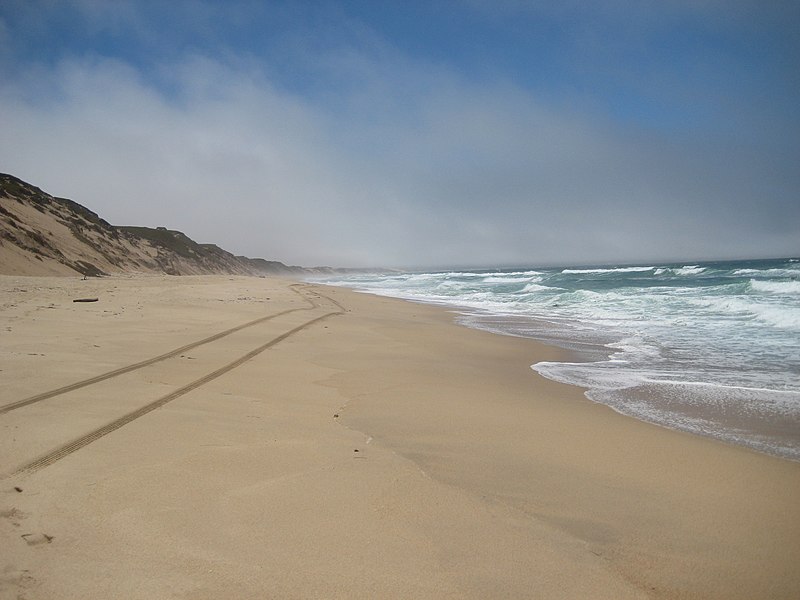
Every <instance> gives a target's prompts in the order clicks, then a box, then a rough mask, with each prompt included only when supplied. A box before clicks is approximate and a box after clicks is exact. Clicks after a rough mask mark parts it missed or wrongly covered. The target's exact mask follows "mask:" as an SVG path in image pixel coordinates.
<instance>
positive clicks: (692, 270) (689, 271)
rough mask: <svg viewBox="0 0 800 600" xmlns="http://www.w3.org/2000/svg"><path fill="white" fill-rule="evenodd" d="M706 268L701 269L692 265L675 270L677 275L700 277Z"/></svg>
mask: <svg viewBox="0 0 800 600" xmlns="http://www.w3.org/2000/svg"><path fill="white" fill-rule="evenodd" d="M705 270H706V268H705V267H701V266H698V265H691V266H686V267H681V268H680V269H675V274H676V275H699V274H700V273H702V272H703V271H705Z"/></svg>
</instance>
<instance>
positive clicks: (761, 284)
mask: <svg viewBox="0 0 800 600" xmlns="http://www.w3.org/2000/svg"><path fill="white" fill-rule="evenodd" d="M750 288H751V289H752V290H754V291H756V292H767V293H770V294H789V295H795V294H800V281H762V280H760V279H751V280H750Z"/></svg>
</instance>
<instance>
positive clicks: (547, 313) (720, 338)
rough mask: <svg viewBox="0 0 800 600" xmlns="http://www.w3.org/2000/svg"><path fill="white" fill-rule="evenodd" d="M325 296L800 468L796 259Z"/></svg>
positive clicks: (536, 273)
mask: <svg viewBox="0 0 800 600" xmlns="http://www.w3.org/2000/svg"><path fill="white" fill-rule="evenodd" d="M323 283H328V284H331V285H338V286H344V287H350V288H355V289H357V290H360V291H364V292H369V293H373V294H379V295H385V296H393V297H397V298H404V299H407V300H414V301H418V302H425V303H433V304H439V305H444V306H448V307H451V308H452V310H453V311H454V312H456V313H457V315H458V317H457V318H458V321H459V322H460V323H462V324H464V325H467V326H469V327H474V328H477V329H483V330H488V331H491V332H495V333H499V334H505V335H513V336H522V337H529V338H534V339H537V340H540V341H542V342H545V343H547V344H551V345H555V346H559V347H561V348H564V349H566V350H568V351H569V352H570V360H569V361H568V362H539V363H536V364H533V365H532V368H533V369H535V370H536V371H537V372H538V373H540V374H542V375H543V376H545V377H548V378H550V379H554V380H556V381H560V382H563V383H568V384H573V385H578V386H582V387H584V388H586V389H587V391H586V396H587V397H588V398H589V399H591V400H593V401H595V402H600V403H602V404H606V405H608V406H610V407H612V408H613V409H615V410H617V411H619V412H620V413H623V414H625V415H629V416H632V417H635V418H638V419H641V420H644V421H648V422H650V423H655V424H658V425H662V426H665V427H670V428H673V429H678V430H682V431H687V432H691V433H695V434H700V435H705V436H710V437H713V438H717V439H720V440H724V441H726V442H731V443H735V444H741V445H744V446H748V447H750V448H753V449H756V450H759V451H761V452H766V453H769V454H774V455H778V456H782V457H785V458H789V459H792V460H800V259H796V258H792V259H776V260H746V261H736V262H730V261H729V262H698V263H686V264H649V265H637V266H590V267H580V268H579V267H570V268H530V269H527V268H525V269H495V270H486V269H481V270H452V271H440V272H414V273H391V274H358V275H347V276H336V277H332V278H327V279H325V280H323Z"/></svg>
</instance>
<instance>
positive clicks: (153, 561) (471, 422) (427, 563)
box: [0, 276, 800, 599]
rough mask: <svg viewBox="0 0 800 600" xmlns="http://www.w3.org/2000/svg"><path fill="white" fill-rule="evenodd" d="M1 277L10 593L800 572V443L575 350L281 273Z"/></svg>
mask: <svg viewBox="0 0 800 600" xmlns="http://www.w3.org/2000/svg"><path fill="white" fill-rule="evenodd" d="M1 289H2V292H0V335H2V339H3V343H2V345H1V346H0V369H2V372H1V374H2V382H3V383H2V400H0V432H2V436H0V475H2V477H3V478H2V479H1V480H0V548H1V549H0V597H2V598H18V597H21V598H31V599H33V598H82V599H83V598H109V597H124V598H243V597H259V598H410V597H413V598H537V597H539V598H579V597H582V598H764V597H769V598H795V597H800V573H799V572H798V569H797V568H796V565H797V564H800V510H798V508H797V500H798V498H800V463H795V462H790V461H786V460H781V459H778V458H773V457H769V456H766V455H762V454H758V453H755V452H753V451H750V450H747V449H743V448H739V447H734V446H730V445H726V444H723V443H719V442H716V441H714V440H709V439H704V438H699V437H696V436H691V435H688V434H683V433H678V432H674V431H670V430H667V429H663V428H659V427H655V426H651V425H648V424H645V423H641V422H639V421H636V420H633V419H630V418H627V417H624V416H621V415H619V414H617V413H615V412H613V411H612V410H610V409H609V408H607V407H604V406H601V405H598V404H594V403H592V402H589V401H588V400H586V399H585V398H584V397H583V395H582V390H580V389H578V388H573V387H570V386H565V385H561V384H558V383H555V382H552V381H549V380H546V379H544V378H542V377H540V376H539V375H537V374H536V373H535V372H533V371H532V370H531V369H530V365H531V364H532V363H534V362H537V361H541V360H548V359H550V360H552V359H556V358H557V357H558V355H559V351H558V350H556V349H553V348H550V347H546V346H543V345H540V344H537V343H535V342H533V341H530V340H524V339H518V338H510V337H503V336H497V335H492V334H489V333H485V332H481V331H475V330H470V329H467V328H464V327H461V326H458V325H455V324H453V322H452V316H451V315H450V314H448V313H447V312H446V311H444V310H442V309H439V308H436V307H430V306H421V305H416V304H411V303H406V302H402V301H398V300H393V299H387V298H378V297H372V296H366V295H360V294H356V293H354V292H351V291H348V290H342V289H337V288H328V287H322V286H310V285H305V284H299V285H295V284H292V283H291V282H286V281H281V280H277V279H258V278H227V277H181V278H176V277H160V276H151V277H113V278H103V279H93V280H88V281H81V280H79V279H76V278H23V277H3V278H2V287H1ZM88 297H97V298H98V301H97V302H94V303H73V302H72V300H74V299H78V298H88ZM76 385H77V387H76ZM18 490H21V491H18Z"/></svg>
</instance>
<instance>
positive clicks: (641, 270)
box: [561, 267, 655, 275]
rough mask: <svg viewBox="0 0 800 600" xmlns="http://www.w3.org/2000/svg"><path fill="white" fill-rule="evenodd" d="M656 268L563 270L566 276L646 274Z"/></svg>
mask: <svg viewBox="0 0 800 600" xmlns="http://www.w3.org/2000/svg"><path fill="white" fill-rule="evenodd" d="M654 269H655V267H616V268H613V269H563V270H562V271H561V272H562V273H563V274H564V275H584V274H592V273H595V274H596V273H645V272H647V271H652V270H654Z"/></svg>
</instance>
